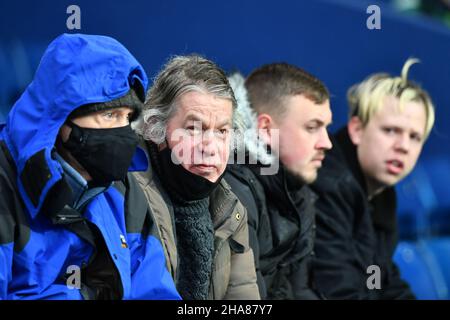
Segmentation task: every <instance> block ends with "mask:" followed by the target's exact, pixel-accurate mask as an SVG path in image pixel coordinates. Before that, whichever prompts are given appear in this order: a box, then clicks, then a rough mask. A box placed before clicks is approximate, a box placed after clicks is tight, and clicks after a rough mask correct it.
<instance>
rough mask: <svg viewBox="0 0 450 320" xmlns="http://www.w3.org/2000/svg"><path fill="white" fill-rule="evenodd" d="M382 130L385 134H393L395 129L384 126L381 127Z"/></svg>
mask: <svg viewBox="0 0 450 320" xmlns="http://www.w3.org/2000/svg"><path fill="white" fill-rule="evenodd" d="M383 131H384V132H385V133H387V134H394V133H395V131H396V130H395V129H394V128H389V127H385V128H383Z"/></svg>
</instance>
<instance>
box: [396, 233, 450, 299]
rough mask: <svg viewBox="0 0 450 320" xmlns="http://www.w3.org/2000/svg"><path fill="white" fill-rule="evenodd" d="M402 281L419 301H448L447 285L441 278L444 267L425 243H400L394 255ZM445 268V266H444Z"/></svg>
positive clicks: (442, 277)
mask: <svg viewBox="0 0 450 320" xmlns="http://www.w3.org/2000/svg"><path fill="white" fill-rule="evenodd" d="M394 261H395V262H396V264H397V266H398V267H399V269H400V273H401V276H402V279H404V280H405V281H406V282H407V283H409V285H410V286H411V290H412V291H413V292H414V294H415V295H416V297H417V298H418V299H420V300H438V299H448V298H449V295H448V283H447V282H446V281H445V278H444V276H443V272H442V270H443V268H444V266H442V265H440V264H439V261H438V260H437V259H436V257H435V255H434V252H433V251H432V250H430V247H429V245H428V244H427V243H426V242H423V241H419V242H417V243H414V242H400V243H399V244H398V247H397V250H396V251H395V254H394ZM445 267H447V266H445Z"/></svg>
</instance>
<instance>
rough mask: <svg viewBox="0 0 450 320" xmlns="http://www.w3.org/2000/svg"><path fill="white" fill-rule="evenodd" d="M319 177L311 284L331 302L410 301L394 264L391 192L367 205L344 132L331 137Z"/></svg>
mask: <svg viewBox="0 0 450 320" xmlns="http://www.w3.org/2000/svg"><path fill="white" fill-rule="evenodd" d="M332 142H333V149H332V150H330V152H329V153H327V155H326V158H325V161H324V163H323V167H322V168H321V169H320V170H319V176H318V179H317V180H316V182H315V183H314V184H313V185H312V188H313V190H314V191H315V192H316V194H317V195H318V196H319V199H318V201H317V203H316V207H317V209H318V210H317V216H316V223H317V230H316V241H315V245H314V248H315V252H316V255H315V259H314V266H313V268H314V283H315V285H316V286H317V288H318V290H319V291H320V292H321V293H323V294H324V295H325V296H326V297H327V298H331V299H412V298H414V295H413V294H412V292H411V290H410V289H409V286H408V285H407V284H406V283H405V282H404V281H402V280H401V279H400V274H399V271H398V268H397V267H396V265H395V264H394V262H393V261H392V255H393V253H394V250H395V248H396V246H397V222H396V194H395V190H394V188H393V187H391V188H386V189H385V190H383V191H382V192H381V193H379V194H378V195H376V196H375V197H373V198H372V199H371V200H370V201H369V200H368V194H367V188H366V183H365V180H364V176H363V174H362V171H361V167H360V165H359V162H358V159H357V155H356V148H355V146H354V145H353V143H352V142H351V140H350V138H349V136H348V133H347V128H346V127H345V128H343V129H341V130H340V131H339V132H338V133H337V134H336V135H334V136H333V137H332Z"/></svg>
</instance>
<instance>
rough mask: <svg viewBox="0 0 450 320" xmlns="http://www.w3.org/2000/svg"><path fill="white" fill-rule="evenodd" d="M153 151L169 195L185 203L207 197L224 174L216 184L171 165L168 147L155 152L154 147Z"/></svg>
mask: <svg viewBox="0 0 450 320" xmlns="http://www.w3.org/2000/svg"><path fill="white" fill-rule="evenodd" d="M154 151H155V152H156V154H157V160H158V165H159V169H160V171H161V172H159V175H160V179H161V180H162V182H163V184H164V185H165V187H166V188H168V189H169V193H170V192H171V193H175V194H176V195H177V196H178V197H180V198H182V199H183V200H185V201H194V200H200V199H204V198H207V197H209V195H210V194H211V192H213V191H214V189H215V188H216V187H217V185H218V184H219V183H220V180H222V177H223V175H224V173H225V172H224V173H222V175H221V176H220V177H219V178H218V179H217V180H216V182H211V181H209V180H208V179H205V178H203V177H202V176H199V175H196V174H195V173H192V172H190V171H188V170H186V169H185V168H184V167H183V166H182V165H181V164H175V163H173V162H172V159H171V153H172V150H171V149H170V148H169V147H166V148H164V149H163V150H161V151H157V147H156V146H155V148H154Z"/></svg>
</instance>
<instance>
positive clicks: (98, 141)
mask: <svg viewBox="0 0 450 320" xmlns="http://www.w3.org/2000/svg"><path fill="white" fill-rule="evenodd" d="M67 125H68V126H70V127H71V128H72V132H71V133H70V135H69V139H68V140H67V141H66V142H64V143H63V146H64V147H65V148H66V149H67V150H68V151H70V153H71V154H72V155H73V157H74V158H75V159H76V160H77V161H78V162H79V163H80V164H81V165H82V166H83V168H84V169H86V170H87V172H88V173H89V175H90V176H91V177H92V179H93V184H94V185H97V186H107V185H109V184H111V182H113V181H117V180H122V179H124V178H125V177H126V175H127V172H128V168H129V166H130V164H131V160H132V158H133V155H134V153H135V151H136V147H137V145H138V138H137V136H136V134H135V133H134V131H133V130H132V129H131V126H130V125H127V126H124V127H120V128H111V129H91V128H81V127H79V126H77V125H76V124H74V123H73V122H71V121H68V122H67Z"/></svg>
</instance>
